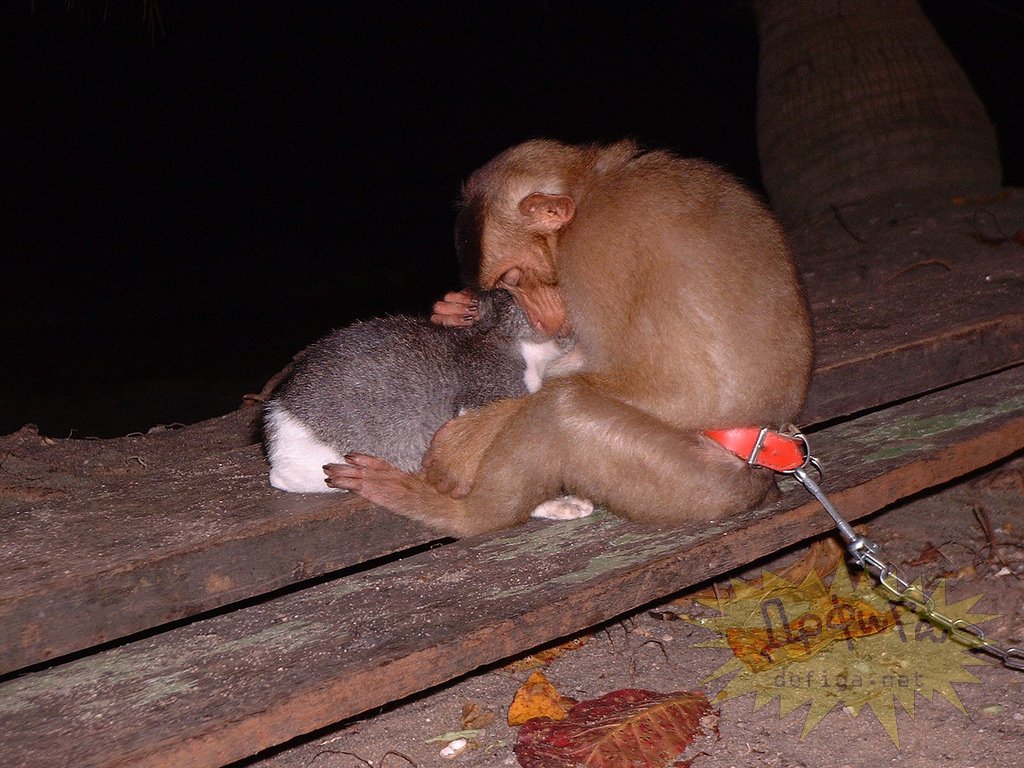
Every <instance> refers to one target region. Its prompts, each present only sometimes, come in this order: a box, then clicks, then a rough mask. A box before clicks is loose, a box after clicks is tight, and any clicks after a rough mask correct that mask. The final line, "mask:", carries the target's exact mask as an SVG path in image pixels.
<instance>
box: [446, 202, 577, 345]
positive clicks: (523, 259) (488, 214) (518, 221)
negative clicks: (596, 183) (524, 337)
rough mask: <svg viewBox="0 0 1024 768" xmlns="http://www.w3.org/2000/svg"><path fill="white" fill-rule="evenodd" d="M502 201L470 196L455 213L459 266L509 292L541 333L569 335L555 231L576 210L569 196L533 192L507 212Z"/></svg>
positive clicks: (484, 283) (480, 281) (485, 283)
mask: <svg viewBox="0 0 1024 768" xmlns="http://www.w3.org/2000/svg"><path fill="white" fill-rule="evenodd" d="M500 202H501V201H498V204H495V203H493V202H492V203H491V204H490V205H488V204H487V203H486V202H485V201H484V200H481V199H480V198H479V197H478V198H476V199H472V198H470V199H469V200H467V204H466V205H465V206H464V208H463V210H462V211H461V212H460V213H459V216H458V219H457V220H456V228H455V232H456V234H455V243H456V249H457V250H458V252H459V261H460V263H461V264H462V266H463V269H464V270H467V271H471V270H473V267H474V266H475V268H476V269H475V272H476V275H475V277H476V280H475V281H474V283H475V284H476V285H477V286H478V287H480V288H483V289H485V290H487V289H492V288H501V289H504V290H507V291H509V292H510V293H511V294H512V295H513V296H514V297H515V300H516V303H517V304H518V305H519V307H520V308H521V309H522V310H523V312H524V313H525V314H526V316H527V318H528V319H529V321H530V325H531V326H532V327H533V328H534V329H535V330H537V331H538V332H539V333H542V334H544V335H545V336H566V335H568V334H569V333H570V332H571V329H570V327H569V323H568V321H567V319H566V313H565V304H564V302H563V301H562V297H561V294H560V293H559V292H558V271H557V268H556V263H555V261H556V259H555V251H556V248H557V238H558V230H559V228H560V227H561V226H562V224H564V223H565V222H567V221H569V220H570V219H571V218H572V211H574V210H575V208H574V206H573V204H572V200H571V198H568V197H567V196H554V195H542V194H539V193H533V194H530V195H527V196H526V197H525V198H523V199H522V201H518V204H514V205H512V206H506V209H505V210H502V207H501V206H500ZM508 208H511V210H508Z"/></svg>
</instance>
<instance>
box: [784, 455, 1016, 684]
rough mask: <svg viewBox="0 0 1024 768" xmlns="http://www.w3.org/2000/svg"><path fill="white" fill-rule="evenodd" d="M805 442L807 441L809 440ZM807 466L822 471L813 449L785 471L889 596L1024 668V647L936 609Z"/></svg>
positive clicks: (954, 634)
mask: <svg viewBox="0 0 1024 768" xmlns="http://www.w3.org/2000/svg"><path fill="white" fill-rule="evenodd" d="M804 442H805V445H806V440H805V441H804ZM808 466H813V467H814V468H815V469H816V470H817V471H818V473H819V474H821V465H820V464H819V463H818V461H817V460H816V459H814V458H812V457H811V455H810V452H808V453H807V460H806V461H805V462H804V465H803V466H802V467H800V468H798V469H794V470H791V471H789V472H787V473H786V474H790V475H792V476H793V477H794V478H796V480H797V481H799V482H800V484H801V485H802V486H803V487H804V488H806V489H807V491H808V492H809V493H810V494H811V495H812V496H814V498H815V499H817V500H818V503H819V504H821V506H822V507H823V508H824V509H825V511H826V512H828V514H829V517H831V518H832V521H833V522H834V523H835V525H836V528H837V529H838V530H839V533H840V535H841V536H842V537H843V540H844V541H845V542H846V549H847V551H848V552H849V553H850V556H851V557H852V558H853V560H854V562H856V563H857V565H859V566H860V567H861V568H863V569H864V570H866V571H867V572H868V573H870V574H871V575H872V576H873V577H874V578H875V579H876V580H877V581H878V584H879V586H880V587H881V588H882V591H883V592H885V594H886V597H888V599H889V600H891V601H892V602H895V603H901V604H903V605H906V606H907V607H908V608H909V609H910V610H912V611H913V612H914V613H916V614H918V615H919V616H923V617H924V618H926V619H927V620H928V621H930V622H931V623H932V624H934V625H936V626H937V627H939V628H940V629H942V630H943V631H944V632H945V633H946V634H947V635H948V636H949V637H950V638H951V639H953V640H955V641H956V642H958V643H960V644H961V645H964V646H966V647H968V648H971V649H973V650H977V651H980V652H982V653H986V654H988V655H989V656H993V657H994V658H997V659H999V661H1000V662H1001V663H1002V665H1003V666H1004V667H1006V668H1007V669H1014V670H1019V671H1024V648H1017V647H1014V646H1011V647H1008V648H1002V647H1000V646H999V645H998V644H996V643H995V642H993V641H992V640H989V639H988V638H987V637H986V636H985V633H984V632H983V631H982V629H981V627H979V626H978V625H977V624H972V623H970V622H968V621H965V620H963V619H951V618H949V617H948V616H946V615H944V614H943V613H941V612H940V611H938V610H936V608H935V601H934V600H933V599H932V596H931V595H929V594H928V593H927V592H925V591H924V589H922V588H921V587H918V586H915V585H913V584H911V583H909V582H907V581H906V580H905V579H903V578H901V577H900V575H899V572H898V571H897V569H896V566H895V565H893V564H892V563H891V562H889V561H888V560H886V559H885V558H884V557H883V555H882V550H881V547H879V546H878V544H876V543H875V542H873V541H871V540H870V539H868V538H867V537H865V536H861V535H860V534H859V533H857V532H856V531H855V530H854V529H853V526H851V525H850V524H849V523H848V522H847V521H846V519H845V518H843V516H842V515H840V514H839V511H838V510H837V509H836V508H835V505H833V504H832V502H831V501H829V498H828V497H827V496H826V495H825V493H824V491H822V490H821V488H820V487H818V484H817V483H816V482H814V480H812V479H811V478H810V477H809V476H808V474H807V472H806V471H805V470H806V468H807V467H808Z"/></svg>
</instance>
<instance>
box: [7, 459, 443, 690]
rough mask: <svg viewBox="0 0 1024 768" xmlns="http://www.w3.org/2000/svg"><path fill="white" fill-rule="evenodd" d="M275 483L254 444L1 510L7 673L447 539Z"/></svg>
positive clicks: (336, 498) (357, 503)
mask: <svg viewBox="0 0 1024 768" xmlns="http://www.w3.org/2000/svg"><path fill="white" fill-rule="evenodd" d="M119 442H120V441H119ZM127 450H129V451H131V450H135V451H136V452H141V453H144V450H140V449H139V448H134V449H132V448H128V449H127ZM265 475H266V470H265V465H264V463H263V459H262V457H261V455H260V453H259V450H258V448H257V447H256V446H251V447H249V448H246V449H236V450H234V451H232V452H230V453H227V454H225V453H220V454H217V455H213V456H209V457H202V458H201V459H200V460H199V462H198V463H197V464H195V465H193V466H190V467H188V468H187V470H186V471H184V472H183V471H181V470H180V469H175V470H173V471H167V472H156V473H153V474H149V475H147V476H146V477H145V478H144V479H143V480H142V481H141V482H139V483H136V484H135V485H134V487H133V488H132V489H131V490H130V491H129V493H128V494H127V495H120V494H118V495H114V494H110V493H103V492H101V491H97V490H94V489H85V490H84V491H82V492H79V493H77V494H74V495H72V497H71V498H68V495H56V496H54V497H47V498H45V499H44V500H42V501H41V502H35V503H32V504H22V505H21V507H22V509H19V510H17V514H15V513H14V510H12V511H11V514H5V515H2V516H0V539H2V540H3V542H4V544H3V545H2V546H3V548H4V549H8V550H10V551H9V553H8V552H5V553H4V566H3V569H2V570H0V628H2V631H0V674H4V673H7V672H10V671H12V670H16V669H20V668H22V667H25V666H28V665H31V664H35V663H37V662H40V661H45V660H47V659H50V658H53V657H55V656H60V655H63V654H67V653H70V652H73V651H77V650H80V649H83V648H88V647H91V646H93V645H97V644H99V643H102V642H105V641H107V640H112V639H115V638H120V637H125V636H127V635H130V634H132V633H135V632H139V631H141V630H145V629H149V628H151V627H154V626H158V625H160V624H163V623H166V622H169V621H173V620H175V619H180V618H182V617H185V616H191V615H194V614H197V613H200V612H202V611H207V610H211V609H214V608H217V607H219V606H223V605H227V604H229V603H233V602H237V601H239V600H244V599H245V598H249V597H252V596H254V595H259V594H263V593H266V592H270V591H273V590H275V589H278V588H280V587H285V586H288V585H291V584H295V583H296V582H301V581H303V580H306V579H310V578H314V577H317V576H321V575H323V574H325V573H329V572H333V571H339V570H342V569H346V568H353V567H357V566H360V565H362V564H368V563H372V562H373V561H374V560H376V559H378V558H381V557H384V556H387V555H390V554H392V553H394V552H397V551H402V550H407V549H410V548H414V547H416V546H419V545H422V544H425V543H428V542H430V541H434V540H437V539H439V538H441V537H440V536H439V535H438V534H437V533H436V532H434V531H431V530H429V529H427V528H426V527H425V526H422V525H418V524H416V523H413V522H411V521H407V520H405V519H403V518H398V517H396V516H395V515H392V514H390V513H389V512H386V511H385V510H383V509H380V508H379V507H374V506H373V505H371V504H369V503H367V502H365V501H363V500H361V499H357V498H347V497H344V496H340V495H337V494H328V495H302V496H299V495H294V494H291V495H288V494H279V493H276V492H274V491H273V490H271V489H270V488H268V487H267V484H266V476H265ZM12 506H13V505H12Z"/></svg>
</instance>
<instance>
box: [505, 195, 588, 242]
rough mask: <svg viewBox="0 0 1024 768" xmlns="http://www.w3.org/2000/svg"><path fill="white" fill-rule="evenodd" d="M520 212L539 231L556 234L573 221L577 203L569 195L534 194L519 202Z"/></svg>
mask: <svg viewBox="0 0 1024 768" xmlns="http://www.w3.org/2000/svg"><path fill="white" fill-rule="evenodd" d="M519 212H520V213H521V214H523V216H525V217H526V218H527V219H529V221H530V224H532V225H533V226H534V227H536V228H537V229H540V230H542V231H545V232H554V231H555V230H557V229H561V228H562V227H563V226H565V225H566V224H568V223H569V222H570V221H572V217H573V216H574V215H575V213H576V202H575V201H574V200H573V199H572V198H571V197H569V196H568V195H546V194H544V193H542V192H534V193H533V194H532V195H527V196H526V197H524V198H523V199H522V200H520V201H519Z"/></svg>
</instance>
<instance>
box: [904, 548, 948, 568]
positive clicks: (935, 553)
mask: <svg viewBox="0 0 1024 768" xmlns="http://www.w3.org/2000/svg"><path fill="white" fill-rule="evenodd" d="M944 558H945V555H943V554H942V552H940V551H939V548H938V547H936V546H935V545H934V544H932V543H931V542H926V543H925V547H924V549H922V550H921V554H920V555H918V556H917V557H915V558H914V559H913V560H907V565H912V566H914V567H917V566H919V565H926V564H927V563H934V562H937V561H938V560H939V559H944Z"/></svg>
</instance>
